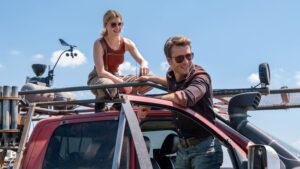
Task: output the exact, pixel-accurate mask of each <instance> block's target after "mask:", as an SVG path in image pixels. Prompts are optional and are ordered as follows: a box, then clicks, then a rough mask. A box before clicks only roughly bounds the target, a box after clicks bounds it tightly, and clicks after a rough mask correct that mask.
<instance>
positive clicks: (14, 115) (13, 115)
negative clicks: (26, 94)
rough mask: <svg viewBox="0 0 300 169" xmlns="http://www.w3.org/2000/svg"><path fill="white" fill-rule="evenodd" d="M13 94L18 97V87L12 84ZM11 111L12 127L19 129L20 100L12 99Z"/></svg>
mask: <svg viewBox="0 0 300 169" xmlns="http://www.w3.org/2000/svg"><path fill="white" fill-rule="evenodd" d="M11 96H12V97H18V87H17V86H12V88H11ZM10 113H11V125H10V128H11V129H17V127H18V100H11V104H10Z"/></svg>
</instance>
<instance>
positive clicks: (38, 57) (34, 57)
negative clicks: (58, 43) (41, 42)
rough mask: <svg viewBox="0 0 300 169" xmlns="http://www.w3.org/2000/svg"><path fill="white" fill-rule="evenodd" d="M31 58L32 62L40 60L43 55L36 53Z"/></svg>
mask: <svg viewBox="0 0 300 169" xmlns="http://www.w3.org/2000/svg"><path fill="white" fill-rule="evenodd" d="M32 58H33V59H34V60H41V59H43V58H44V55H42V54H40V53H37V54H35V55H33V56H32Z"/></svg>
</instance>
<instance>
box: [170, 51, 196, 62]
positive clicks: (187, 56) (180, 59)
mask: <svg viewBox="0 0 300 169" xmlns="http://www.w3.org/2000/svg"><path fill="white" fill-rule="evenodd" d="M193 57H194V53H188V54H185V55H179V56H175V57H172V58H174V59H175V61H176V63H182V62H183V61H184V58H186V59H187V60H188V61H191V60H192V59H193Z"/></svg>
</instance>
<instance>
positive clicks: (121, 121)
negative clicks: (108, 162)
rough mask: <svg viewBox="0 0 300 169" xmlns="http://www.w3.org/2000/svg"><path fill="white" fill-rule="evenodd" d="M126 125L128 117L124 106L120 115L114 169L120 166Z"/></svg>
mask: <svg viewBox="0 0 300 169" xmlns="http://www.w3.org/2000/svg"><path fill="white" fill-rule="evenodd" d="M125 125H126V118H125V114H124V109H123V108H122V110H121V111H120V115H119V125H118V133H117V139H116V144H115V145H116V146H115V152H114V159H113V166H112V168H113V169H119V167H120V161H121V153H122V147H123V140H124V132H125Z"/></svg>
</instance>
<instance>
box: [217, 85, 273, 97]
mask: <svg viewBox="0 0 300 169" xmlns="http://www.w3.org/2000/svg"><path fill="white" fill-rule="evenodd" d="M246 92H260V93H262V94H269V93H270V91H269V88H267V87H263V88H241V89H214V90H213V95H214V96H224V95H225V96H227V95H236V94H239V93H246Z"/></svg>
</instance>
